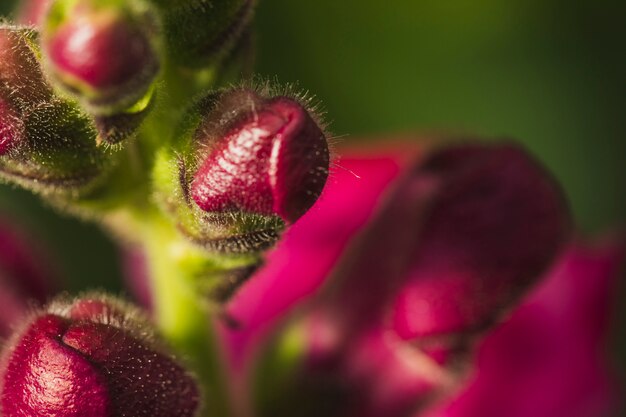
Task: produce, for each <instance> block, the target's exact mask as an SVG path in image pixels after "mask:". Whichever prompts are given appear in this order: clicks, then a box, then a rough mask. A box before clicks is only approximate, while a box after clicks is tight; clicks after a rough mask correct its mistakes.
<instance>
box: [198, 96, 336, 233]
mask: <svg viewBox="0 0 626 417" xmlns="http://www.w3.org/2000/svg"><path fill="white" fill-rule="evenodd" d="M226 101H227V103H226V108H219V109H218V110H217V111H218V112H219V113H220V116H221V117H224V115H226V114H228V113H227V112H230V111H232V112H237V113H238V114H237V117H236V118H233V119H232V120H231V121H229V122H226V123H224V122H223V119H222V120H221V123H223V124H222V125H220V126H215V125H214V123H215V122H214V118H215V117H219V116H218V115H215V114H212V115H210V116H209V119H208V123H209V125H208V126H206V125H204V126H201V128H200V130H199V131H198V140H199V141H200V142H201V143H203V145H204V146H206V148H207V152H206V155H205V158H204V161H203V162H202V164H201V166H200V168H199V169H198V171H197V172H196V174H195V175H194V180H193V183H192V186H191V196H192V198H193V200H194V201H195V202H196V204H198V206H199V207H200V208H201V209H202V210H204V211H207V212H228V211H243V212H250V213H257V214H261V215H278V216H279V217H281V218H282V219H283V220H285V221H286V222H289V223H293V222H295V221H296V220H298V219H299V218H300V217H302V215H303V214H304V213H305V212H306V211H307V210H308V209H309V208H310V207H311V206H312V205H313V203H315V201H316V200H317V198H318V197H319V195H320V193H321V192H322V189H323V187H324V184H325V183H326V177H327V175H328V164H329V156H328V145H327V143H326V137H325V136H324V133H323V132H322V130H321V129H320V127H319V126H318V125H317V124H316V122H315V121H314V120H313V119H312V118H311V116H310V115H309V114H308V113H307V111H306V110H305V109H304V108H303V107H302V106H301V105H300V104H299V103H297V102H296V101H294V100H291V99H288V98H284V97H277V98H272V99H269V100H263V99H260V98H259V97H257V96H256V95H254V94H253V93H251V92H246V91H241V92H237V93H235V94H233V95H232V96H229V97H227V98H226ZM239 106H242V107H243V108H238V107H239Z"/></svg>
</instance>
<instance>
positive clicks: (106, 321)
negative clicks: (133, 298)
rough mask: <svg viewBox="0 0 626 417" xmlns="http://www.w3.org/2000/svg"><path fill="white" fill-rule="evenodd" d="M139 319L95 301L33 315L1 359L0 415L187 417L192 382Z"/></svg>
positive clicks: (191, 411)
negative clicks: (0, 390)
mask: <svg viewBox="0 0 626 417" xmlns="http://www.w3.org/2000/svg"><path fill="white" fill-rule="evenodd" d="M142 320H143V319H142V318H141V317H140V314H139V313H138V312H137V311H135V310H134V309H132V308H130V307H129V306H127V305H125V304H124V303H122V302H119V301H116V300H113V299H110V298H107V297H101V296H94V297H87V298H83V299H80V300H77V301H74V302H71V303H67V302H56V303H53V304H52V305H51V306H50V307H49V308H48V309H47V311H46V312H41V313H39V314H37V315H35V316H34V317H33V318H32V319H31V320H30V321H29V322H28V323H27V324H26V325H24V327H23V329H22V330H21V331H20V332H19V333H18V334H16V335H14V337H13V339H12V341H11V344H10V345H9V347H8V348H6V349H5V351H4V353H3V356H2V373H1V377H2V380H1V381H0V383H1V389H2V392H1V396H0V406H1V408H2V415H3V416H5V417H18V416H20V417H21V416H25V415H28V416H30V417H44V416H45V417H49V416H59V417H79V416H81V417H82V416H93V417H98V416H101V417H112V416H120V417H121V416H138V417H139V416H151V417H191V416H194V415H195V414H196V409H197V408H198V404H199V398H198V389H197V387H196V385H195V382H194V380H193V379H192V378H191V376H190V375H189V374H188V373H187V372H186V371H185V370H184V369H183V368H182V367H181V366H180V365H179V364H178V363H177V362H176V361H175V360H174V359H173V358H172V357H171V356H170V355H169V354H167V353H165V352H164V351H163V350H162V349H161V348H160V347H159V346H158V345H157V342H156V341H155V339H154V335H153V334H152V332H151V330H150V328H149V327H148V325H147V324H145V323H143V322H142Z"/></svg>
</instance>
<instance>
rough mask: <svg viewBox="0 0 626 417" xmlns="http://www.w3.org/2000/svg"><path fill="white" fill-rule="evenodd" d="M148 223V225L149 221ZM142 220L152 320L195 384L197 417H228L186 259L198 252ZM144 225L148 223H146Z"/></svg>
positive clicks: (155, 218) (165, 224)
mask: <svg viewBox="0 0 626 417" xmlns="http://www.w3.org/2000/svg"><path fill="white" fill-rule="evenodd" d="M148 219H149V220H148ZM148 219H144V222H143V223H144V224H145V228H144V235H143V236H144V238H145V245H146V250H147V253H148V264H149V267H150V276H151V279H152V288H153V294H154V303H155V319H156V322H157V324H158V326H159V328H160V330H161V332H162V334H163V335H164V336H165V337H166V338H167V339H168V341H169V342H170V343H171V344H172V345H173V346H174V347H175V348H176V349H177V351H178V352H179V353H181V354H182V355H183V360H186V361H187V365H188V366H189V369H191V370H193V371H194V372H195V374H196V376H197V378H198V380H199V381H198V382H199V384H200V387H201V390H202V394H203V407H202V411H201V414H200V415H201V416H204V417H211V416H219V417H226V416H229V415H231V412H230V407H229V402H228V391H227V384H226V381H225V378H226V376H225V372H224V369H223V367H222V364H221V361H220V357H221V354H220V352H219V348H218V344H217V343H216V337H215V334H214V329H213V322H212V319H211V315H210V314H209V311H208V308H207V306H206V305H205V303H203V300H202V298H201V296H200V295H199V294H197V293H196V287H195V285H194V277H193V272H192V271H190V268H189V267H188V266H189V265H188V263H189V259H190V258H193V257H194V256H195V253H196V252H197V251H198V250H197V249H196V248H194V247H192V246H191V245H190V244H188V243H187V242H185V241H184V240H182V239H181V238H180V237H179V236H178V233H177V231H176V230H175V228H174V227H173V225H172V224H171V223H170V222H169V221H167V220H166V219H164V218H162V217H161V216H160V214H158V213H154V214H153V215H151V216H150V217H149V218H148ZM146 220H148V221H146Z"/></svg>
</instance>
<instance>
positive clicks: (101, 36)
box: [43, 1, 158, 104]
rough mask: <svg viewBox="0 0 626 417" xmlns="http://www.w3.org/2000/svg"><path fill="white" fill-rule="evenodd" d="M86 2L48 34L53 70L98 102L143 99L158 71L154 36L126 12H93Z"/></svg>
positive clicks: (46, 44)
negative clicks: (132, 19) (130, 98)
mask: <svg viewBox="0 0 626 417" xmlns="http://www.w3.org/2000/svg"><path fill="white" fill-rule="evenodd" d="M83 3H85V4H83ZM87 3H89V2H86V1H85V2H82V3H79V5H78V6H76V7H75V9H74V12H73V14H72V15H69V16H68V17H67V18H66V19H65V21H64V22H62V23H61V24H60V25H59V26H58V27H56V28H54V30H49V31H48V32H47V33H46V36H45V38H44V43H43V47H44V52H45V53H46V55H47V58H48V62H49V64H50V67H51V69H52V70H53V73H54V74H55V75H56V77H57V78H58V79H59V80H60V81H61V82H62V83H63V84H64V86H65V87H66V88H67V89H68V90H70V91H72V92H77V93H78V94H80V95H83V96H84V97H86V98H87V100H88V101H90V102H91V103H93V104H110V103H117V102H118V101H120V100H124V99H126V97H127V96H132V97H133V98H135V99H139V98H140V97H141V96H142V95H143V94H145V92H146V91H147V88H148V85H149V84H150V82H151V81H152V79H153V77H154V75H155V74H156V72H157V69H158V63H157V58H156V55H155V51H154V48H153V46H152V43H151V41H150V38H149V35H148V34H147V33H146V31H145V30H144V29H143V28H142V26H141V25H140V24H139V22H133V21H131V20H129V19H128V18H127V17H126V16H125V15H123V14H122V13H119V12H113V11H110V10H108V9H103V10H97V11H94V10H92V9H91V8H90V7H89V6H87V5H86V4H87ZM130 104H132V102H131V103H130Z"/></svg>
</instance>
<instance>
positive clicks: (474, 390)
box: [222, 143, 621, 417]
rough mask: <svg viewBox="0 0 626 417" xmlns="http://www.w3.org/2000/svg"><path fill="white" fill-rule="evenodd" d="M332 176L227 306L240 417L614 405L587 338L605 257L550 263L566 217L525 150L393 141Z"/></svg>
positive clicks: (613, 261) (591, 337)
mask: <svg viewBox="0 0 626 417" xmlns="http://www.w3.org/2000/svg"><path fill="white" fill-rule="evenodd" d="M336 163H337V165H338V166H339V167H338V168H337V169H335V171H334V172H333V174H332V175H331V178H330V179H329V185H328V186H327V188H326V190H325V191H324V193H323V194H322V197H321V199H320V201H319V202H318V204H317V205H316V206H314V207H313V209H312V210H311V211H310V212H309V213H307V215H305V216H304V217H303V218H302V219H301V220H300V221H299V222H298V223H297V224H296V225H294V227H293V229H292V230H290V231H289V232H288V233H287V234H286V235H285V237H284V239H283V240H282V241H281V243H280V244H279V246H278V247H277V248H276V249H275V250H274V251H272V252H271V253H270V255H269V257H268V259H267V263H266V265H265V266H264V267H263V268H262V269H261V270H260V271H259V272H258V273H257V275H256V276H255V278H254V279H253V280H251V281H250V283H249V284H248V285H247V286H245V287H244V288H242V290H241V291H240V293H239V294H237V295H236V296H235V298H234V299H233V301H232V302H231V303H230V304H229V305H228V306H227V309H228V314H229V316H230V317H232V318H233V319H234V320H235V322H236V323H237V326H235V327H232V326H223V328H222V335H223V337H224V344H225V349H226V350H227V351H228V355H229V358H230V364H231V371H232V374H233V383H232V389H233V395H234V397H235V398H236V399H238V400H236V401H235V403H237V405H238V406H239V407H240V410H239V412H240V413H241V414H242V415H260V416H264V415H273V416H281V415H290V416H294V415H295V416H308V415H325V416H331V415H337V416H348V415H359V416H368V415H369V416H385V417H390V416H410V415H423V414H421V413H424V412H428V413H431V414H430V415H433V416H439V415H441V416H447V415H450V416H458V417H461V416H479V415H480V416H502V415H507V416H543V415H546V416H547V415H552V416H554V415H577V416H581V417H582V416H595V415H599V414H598V413H600V412H604V413H605V414H608V413H609V412H610V411H614V410H615V406H616V401H615V400H616V394H617V391H615V389H616V388H617V386H616V385H615V381H614V379H613V378H612V377H610V375H609V374H608V372H607V371H606V366H605V364H604V360H605V359H606V355H605V354H604V352H603V350H602V348H603V347H605V344H604V342H605V338H604V337H603V336H604V334H603V332H602V331H599V330H598V328H603V329H606V322H607V315H606V314H604V313H603V309H604V311H606V306H607V304H608V303H607V301H608V295H609V294H608V292H607V291H608V289H609V288H611V283H613V282H614V281H612V278H614V277H615V276H616V272H617V267H618V266H619V263H620V257H621V248H618V247H617V246H612V245H606V246H604V247H602V248H600V249H592V248H589V247H586V246H583V245H580V244H579V245H570V246H569V249H567V250H566V251H565V254H564V255H562V256H561V257H560V258H559V256H558V254H559V253H560V252H562V251H563V250H564V249H565V248H566V247H568V245H569V244H568V243H567V242H569V240H570V238H569V234H568V230H569V227H568V225H569V221H568V216H567V210H566V208H565V205H564V203H563V199H562V196H561V195H560V191H559V189H558V187H557V186H556V185H555V184H554V183H553V182H552V180H551V179H550V177H549V175H547V173H546V172H545V171H543V169H542V168H541V167H540V166H539V165H538V164H536V163H535V162H534V161H532V159H530V158H529V157H528V156H527V155H526V154H525V152H523V151H522V150H521V149H519V148H517V147H516V146H511V145H504V146H502V145H500V146H492V145H489V146H488V145H484V146H483V145H461V146H456V147H455V146H453V147H449V148H444V149H443V150H441V151H437V150H435V151H434V152H433V151H429V152H422V151H421V150H420V149H416V147H415V146H412V145H409V144H407V143H405V144H401V145H399V146H395V147H393V146H390V147H388V148H386V149H377V150H375V151H374V152H371V153H368V152H363V151H359V152H353V153H352V154H350V153H349V152H348V153H346V156H343V157H342V158H341V159H339V160H338V161H337V162H336ZM426 255H427V256H426ZM559 259H560V260H559ZM554 262H556V266H554V267H553V268H552V270H551V271H552V272H550V273H549V274H548V275H547V277H546V278H544V279H543V281H542V283H541V285H539V286H537V288H536V289H534V290H532V291H530V292H529V291H528V290H529V289H530V287H531V286H532V285H533V284H534V283H535V282H537V281H539V280H540V279H541V277H542V276H543V275H544V271H545V270H546V268H547V267H548V266H549V265H550V264H552V263H554ZM520 298H521V307H517V308H516V307H515V306H516V304H517V303H518V302H519V300H520ZM511 311H512V312H511ZM476 346H480V348H479V349H478V352H479V354H478V357H477V358H476V357H475V352H476V349H475V347H476ZM457 393H458V394H457ZM433 407H435V408H433ZM251 410H254V412H253V411H251ZM574 411H577V412H578V414H573V412H574ZM416 413H417V414H416Z"/></svg>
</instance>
